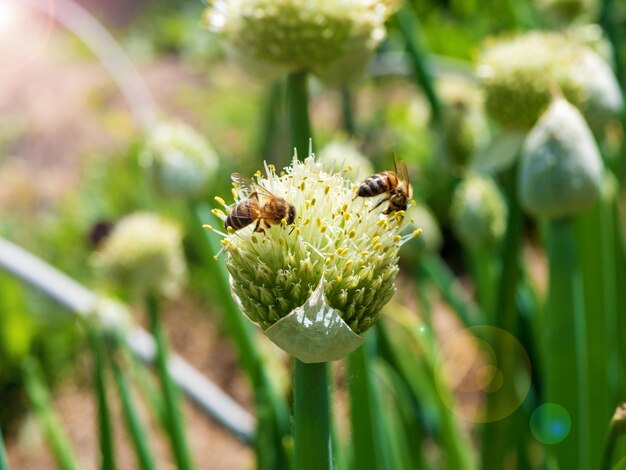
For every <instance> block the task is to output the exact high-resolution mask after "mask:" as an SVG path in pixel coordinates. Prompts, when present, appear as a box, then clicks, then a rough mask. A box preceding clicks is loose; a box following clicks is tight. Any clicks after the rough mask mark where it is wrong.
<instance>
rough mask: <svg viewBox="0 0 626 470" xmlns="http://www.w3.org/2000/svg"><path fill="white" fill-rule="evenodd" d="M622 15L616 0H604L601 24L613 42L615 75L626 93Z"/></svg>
mask: <svg viewBox="0 0 626 470" xmlns="http://www.w3.org/2000/svg"><path fill="white" fill-rule="evenodd" d="M619 21H620V15H619V14H618V9H617V5H616V3H615V0H602V7H601V11H600V21H599V22H600V25H601V26H602V29H604V34H606V37H607V38H608V39H609V41H610V42H611V46H613V47H612V51H613V64H614V66H615V76H616V77H617V81H618V83H619V84H620V87H621V89H622V93H624V94H626V78H624V74H625V73H626V66H625V65H624V62H623V60H622V52H623V45H624V37H623V34H624V33H623V31H622V29H621V28H620V25H619Z"/></svg>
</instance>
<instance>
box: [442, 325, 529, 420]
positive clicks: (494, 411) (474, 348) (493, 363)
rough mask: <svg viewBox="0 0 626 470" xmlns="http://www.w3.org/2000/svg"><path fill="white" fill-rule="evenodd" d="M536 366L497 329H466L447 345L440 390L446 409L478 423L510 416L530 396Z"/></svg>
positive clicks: (443, 350) (519, 346)
mask: <svg viewBox="0 0 626 470" xmlns="http://www.w3.org/2000/svg"><path fill="white" fill-rule="evenodd" d="M530 383H531V366H530V360H529V359H528V354H526V350H525V349H524V347H523V346H522V344H521V343H520V342H519V341H518V340H517V338H515V336H513V335H512V334H511V333H509V332H507V331H505V330H503V329H501V328H496V327H493V326H486V325H485V326H476V327H471V328H465V329H463V330H461V331H459V332H457V333H455V334H454V335H452V336H451V337H450V338H449V339H448V340H447V341H445V342H444V343H443V344H442V345H441V349H440V351H439V355H438V357H437V361H436V363H435V385H436V387H437V392H438V394H439V397H440V398H441V400H442V401H443V403H444V404H445V405H446V406H447V407H448V408H449V409H450V410H451V411H452V412H453V413H454V414H456V415H457V416H459V417H461V418H463V419H465V420H467V421H470V422H473V423H491V422H494V421H499V420H501V419H504V418H506V417H507V416H510V415H511V414H512V413H513V412H514V411H515V410H516V409H518V408H519V407H520V405H521V404H522V403H523V401H524V400H525V399H526V396H527V395H528V391H529V390H530Z"/></svg>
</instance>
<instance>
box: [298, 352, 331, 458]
mask: <svg viewBox="0 0 626 470" xmlns="http://www.w3.org/2000/svg"><path fill="white" fill-rule="evenodd" d="M294 361H295V371H294V403H293V407H294V413H293V438H294V458H295V459H294V460H295V468H296V470H325V469H332V468H333V461H332V446H331V433H330V396H329V395H330V393H329V392H330V389H329V383H328V376H329V373H328V364H327V363H325V362H320V363H313V364H305V363H304V362H302V361H300V360H299V359H294Z"/></svg>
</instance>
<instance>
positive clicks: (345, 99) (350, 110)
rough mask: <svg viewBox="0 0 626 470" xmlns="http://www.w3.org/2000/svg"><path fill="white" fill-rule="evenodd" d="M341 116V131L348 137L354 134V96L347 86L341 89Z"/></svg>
mask: <svg viewBox="0 0 626 470" xmlns="http://www.w3.org/2000/svg"><path fill="white" fill-rule="evenodd" d="M341 116H342V118H343V129H344V130H345V131H346V133H347V134H348V135H349V136H354V134H356V123H355V122H354V96H353V94H352V90H351V89H350V87H349V86H347V85H344V86H343V87H342V88H341Z"/></svg>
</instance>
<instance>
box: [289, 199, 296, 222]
mask: <svg viewBox="0 0 626 470" xmlns="http://www.w3.org/2000/svg"><path fill="white" fill-rule="evenodd" d="M294 220H296V208H295V207H294V206H293V204H289V213H288V214H287V225H291V224H293V222H294Z"/></svg>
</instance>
